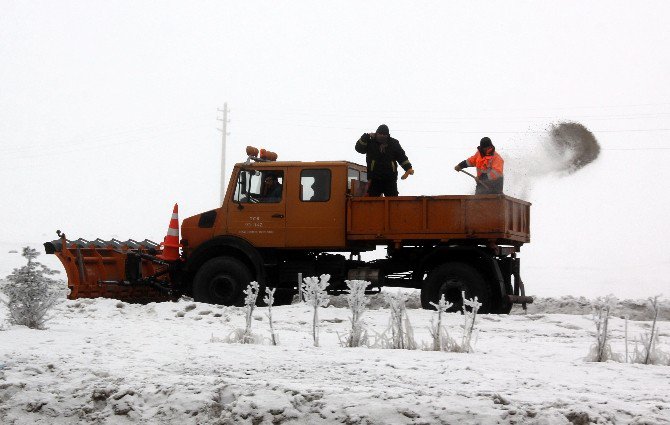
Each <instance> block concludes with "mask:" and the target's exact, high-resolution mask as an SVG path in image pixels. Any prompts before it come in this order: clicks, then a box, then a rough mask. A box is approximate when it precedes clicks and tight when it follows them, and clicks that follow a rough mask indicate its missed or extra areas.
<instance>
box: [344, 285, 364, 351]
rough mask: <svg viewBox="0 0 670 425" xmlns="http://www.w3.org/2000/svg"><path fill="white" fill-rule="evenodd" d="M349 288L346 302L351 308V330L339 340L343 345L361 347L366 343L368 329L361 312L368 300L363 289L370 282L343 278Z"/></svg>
mask: <svg viewBox="0 0 670 425" xmlns="http://www.w3.org/2000/svg"><path fill="white" fill-rule="evenodd" d="M345 282H346V284H347V287H348V288H349V294H347V304H349V309H350V310H351V318H350V319H349V320H350V321H351V331H350V332H349V333H348V334H347V335H345V338H344V340H341V342H342V345H344V346H345V347H363V346H367V345H368V331H367V330H366V329H365V321H364V320H363V313H365V311H366V310H367V305H368V304H369V303H370V300H369V299H368V298H367V297H366V296H365V289H366V288H367V287H368V285H370V282H366V281H364V280H345Z"/></svg>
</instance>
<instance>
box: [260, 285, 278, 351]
mask: <svg viewBox="0 0 670 425" xmlns="http://www.w3.org/2000/svg"><path fill="white" fill-rule="evenodd" d="M275 291H276V289H275V288H272V289H270V288H265V294H266V295H265V298H263V301H264V302H265V304H267V305H268V313H267V316H268V321H269V322H270V341H271V342H272V345H277V335H275V328H274V326H273V324H272V304H274V301H275Z"/></svg>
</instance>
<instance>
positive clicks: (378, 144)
mask: <svg viewBox="0 0 670 425" xmlns="http://www.w3.org/2000/svg"><path fill="white" fill-rule="evenodd" d="M356 152H360V153H364V154H365V161H366V162H367V166H368V179H389V178H393V179H397V178H398V167H397V165H396V163H397V164H400V166H401V167H402V168H403V169H404V170H405V171H407V170H409V169H410V168H412V164H411V163H410V162H409V159H407V155H405V151H404V150H403V149H402V147H401V146H400V142H398V141H397V140H396V139H394V138H393V137H389V136H380V135H378V134H374V133H373V134H372V135H370V134H368V133H365V134H363V135H362V136H361V138H360V139H358V141H357V142H356Z"/></svg>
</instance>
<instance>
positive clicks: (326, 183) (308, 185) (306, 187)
mask: <svg viewBox="0 0 670 425" xmlns="http://www.w3.org/2000/svg"><path fill="white" fill-rule="evenodd" d="M300 187H301V190H300V200H301V201H305V202H326V201H329V200H330V170H329V169H316V170H302V171H301V172H300Z"/></svg>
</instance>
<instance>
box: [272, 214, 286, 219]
mask: <svg viewBox="0 0 670 425" xmlns="http://www.w3.org/2000/svg"><path fill="white" fill-rule="evenodd" d="M272 218H284V214H272Z"/></svg>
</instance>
